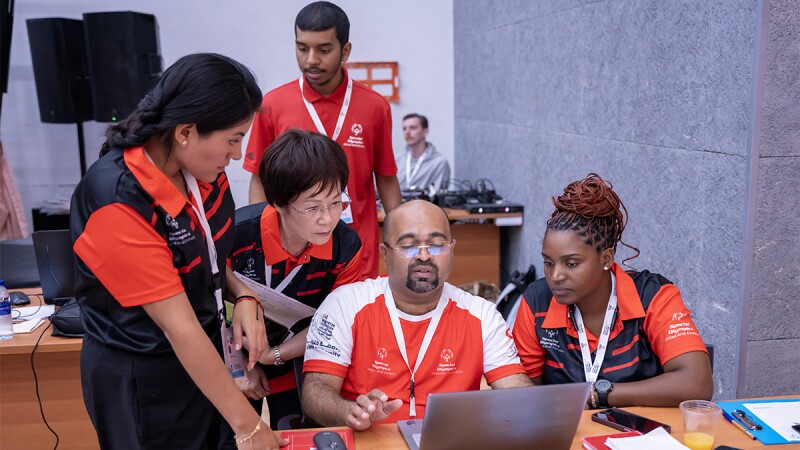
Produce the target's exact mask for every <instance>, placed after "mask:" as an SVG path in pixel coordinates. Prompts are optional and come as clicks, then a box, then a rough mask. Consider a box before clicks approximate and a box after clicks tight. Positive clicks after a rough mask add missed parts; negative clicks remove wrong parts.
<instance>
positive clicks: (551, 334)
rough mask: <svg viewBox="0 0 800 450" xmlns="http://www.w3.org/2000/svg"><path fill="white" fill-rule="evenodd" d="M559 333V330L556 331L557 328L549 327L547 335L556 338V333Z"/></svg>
mask: <svg viewBox="0 0 800 450" xmlns="http://www.w3.org/2000/svg"><path fill="white" fill-rule="evenodd" d="M557 333H558V331H556V330H553V329H552V328H548V329H547V335H548V336H550V337H551V338H554V337H556V334H557Z"/></svg>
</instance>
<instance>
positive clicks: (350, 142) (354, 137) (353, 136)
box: [342, 123, 367, 148]
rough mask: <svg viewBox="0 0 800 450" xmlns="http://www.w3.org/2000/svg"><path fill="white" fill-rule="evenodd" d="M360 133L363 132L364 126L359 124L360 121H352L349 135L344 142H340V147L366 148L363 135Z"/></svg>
mask: <svg viewBox="0 0 800 450" xmlns="http://www.w3.org/2000/svg"><path fill="white" fill-rule="evenodd" d="M362 133H364V127H363V126H361V124H360V123H354V124H353V126H352V127H350V136H349V137H348V138H347V140H346V141H345V142H344V144H342V147H356V148H367V146H366V144H364V136H362V135H361V134H362Z"/></svg>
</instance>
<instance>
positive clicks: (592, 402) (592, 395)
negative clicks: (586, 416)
mask: <svg viewBox="0 0 800 450" xmlns="http://www.w3.org/2000/svg"><path fill="white" fill-rule="evenodd" d="M597 400H598V398H597V391H596V390H595V389H594V384H592V389H591V390H590V391H589V406H591V407H592V409H597Z"/></svg>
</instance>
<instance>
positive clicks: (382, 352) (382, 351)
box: [378, 347, 389, 360]
mask: <svg viewBox="0 0 800 450" xmlns="http://www.w3.org/2000/svg"><path fill="white" fill-rule="evenodd" d="M387 356H389V352H387V351H386V349H385V348H384V347H381V348H379V349H378V358H380V359H381V360H384V359H386V357H387Z"/></svg>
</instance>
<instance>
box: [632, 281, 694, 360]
mask: <svg viewBox="0 0 800 450" xmlns="http://www.w3.org/2000/svg"><path fill="white" fill-rule="evenodd" d="M644 331H645V333H646V334H647V337H648V339H650V343H651V344H652V346H653V351H654V352H655V353H656V355H658V358H659V360H660V361H661V365H662V366H663V365H664V364H666V363H667V361H669V360H670V359H672V358H674V357H676V356H680V355H682V354H684V353H688V352H694V351H701V352H707V350H706V346H705V344H704V343H703V339H701V338H700V333H698V331H697V327H696V326H695V324H694V321H693V320H692V317H691V311H689V309H688V308H686V305H685V304H684V303H683V299H682V298H681V293H680V291H679V290H678V288H677V287H676V286H675V285H672V284H667V285H664V286H662V287H661V289H660V290H659V291H658V293H657V294H656V295H655V297H653V300H652V301H651V302H650V306H648V308H647V313H646V315H645V319H644Z"/></svg>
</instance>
